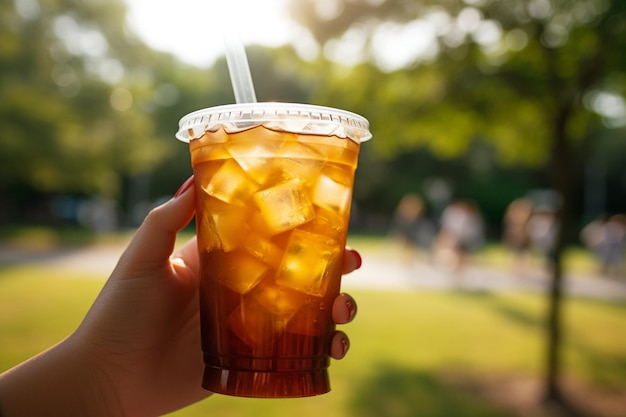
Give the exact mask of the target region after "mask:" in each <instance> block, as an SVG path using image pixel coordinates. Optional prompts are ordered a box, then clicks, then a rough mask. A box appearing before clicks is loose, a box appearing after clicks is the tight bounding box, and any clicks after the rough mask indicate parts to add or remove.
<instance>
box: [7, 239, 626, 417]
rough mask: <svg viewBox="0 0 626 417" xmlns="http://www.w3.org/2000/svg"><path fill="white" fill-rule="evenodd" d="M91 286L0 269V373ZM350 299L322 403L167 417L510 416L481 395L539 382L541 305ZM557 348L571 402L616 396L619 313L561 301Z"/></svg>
mask: <svg viewBox="0 0 626 417" xmlns="http://www.w3.org/2000/svg"><path fill="white" fill-rule="evenodd" d="M362 247H363V246H359V248H362ZM367 250H368V249H367V248H364V251H365V252H367ZM103 283H104V281H103V279H102V277H96V276H94V277H85V276H84V274H82V275H81V276H80V277H79V276H76V273H73V272H72V271H65V270H56V269H53V268H49V267H43V266H14V267H5V268H3V269H0V370H4V369H7V368H9V367H11V366H12V365H14V364H16V363H18V362H19V361H21V360H23V359H26V358H27V357H29V356H31V355H33V354H35V353H37V352H38V351H40V350H41V349H44V348H45V347H47V346H49V345H51V344H53V343H55V342H57V341H59V340H60V339H62V338H63V337H64V336H66V335H67V334H68V333H70V332H71V331H72V329H74V328H75V327H76V326H77V325H78V323H79V322H80V319H81V317H82V316H83V315H84V314H85V313H86V311H87V309H88V308H89V305H90V304H91V302H92V301H93V300H94V298H95V297H96V295H97V293H98V291H99V290H100V288H101V287H102V285H103ZM352 293H353V295H354V296H355V297H356V299H357V301H358V304H359V313H358V317H357V319H356V320H355V322H354V323H352V324H350V325H347V326H344V330H345V331H346V332H347V333H348V334H349V336H350V339H351V342H352V345H351V350H350V352H349V354H348V356H347V357H346V358H345V359H344V360H342V361H335V362H333V363H332V365H331V368H330V374H331V381H332V385H333V391H332V392H331V393H329V394H326V395H323V396H320V397H315V398H307V399H290V400H254V399H240V398H230V397H223V396H214V397H213V398H210V399H208V400H205V401H203V402H201V403H198V404H195V405H193V406H190V407H188V408H187V409H184V410H181V411H179V412H176V413H173V414H172V415H171V416H176V417H192V416H206V415H215V416H220V417H229V416H239V417H242V416H258V415H268V416H281V415H285V416H286V415H292V414H293V413H294V412H295V411H296V410H297V413H298V415H299V417H308V416H316V417H318V416H320V415H323V416H324V417H340V416H341V417H345V416H354V417H370V416H371V417H378V416H385V417H400V416H428V417H444V416H446V417H465V416H468V417H469V416H481V417H491V416H494V417H500V416H502V417H504V416H518V415H519V416H521V415H522V414H519V413H517V412H515V411H513V410H512V409H511V408H510V407H509V405H507V404H504V405H503V404H501V402H500V401H499V400H498V398H500V397H503V396H504V394H502V395H500V394H498V392H499V391H497V390H496V395H495V396H494V395H492V394H493V393H492V391H493V386H494V385H495V386H496V387H497V386H498V384H502V385H503V386H504V385H505V383H511V381H513V382H515V381H535V380H538V378H539V377H540V376H541V375H542V369H543V354H544V348H545V346H544V341H543V336H544V327H543V318H544V315H545V307H546V304H545V300H544V299H543V298H542V297H541V296H539V295H533V294H495V293H487V292H480V293H475V292H435V291H429V292H426V291H419V290H413V291H407V292H383V291H365V290H360V291H355V292H352ZM564 337H565V349H564V360H563V366H564V369H565V370H566V372H565V377H566V380H567V381H568V384H569V383H570V382H571V383H573V386H576V387H578V390H579V391H580V390H581V389H582V390H583V392H586V391H584V390H587V391H589V392H591V391H593V392H601V393H607V394H611V393H612V394H613V395H614V396H615V395H617V394H619V393H621V394H624V393H625V392H626V391H624V387H626V349H625V348H626V304H624V303H608V302H600V301H594V300H585V299H569V300H567V302H566V305H565V333H564ZM570 385H572V384H570ZM581 387H582V388H581ZM490 392H491V393H492V394H491V395H490ZM616 393H617V394H616ZM621 411H623V409H622V410H621ZM617 412H620V411H619V410H618V411H617ZM535 415H538V414H535ZM596 415H600V414H596ZM606 415H609V414H606ZM617 415H619V414H615V416H617Z"/></svg>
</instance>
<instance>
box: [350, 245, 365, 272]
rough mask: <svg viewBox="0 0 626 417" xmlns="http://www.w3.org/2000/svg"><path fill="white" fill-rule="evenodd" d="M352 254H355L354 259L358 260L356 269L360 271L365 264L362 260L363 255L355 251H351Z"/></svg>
mask: <svg viewBox="0 0 626 417" xmlns="http://www.w3.org/2000/svg"><path fill="white" fill-rule="evenodd" d="M350 252H352V254H354V257H355V258H356V268H355V269H359V268H360V267H361V265H362V264H363V259H362V258H361V254H360V253H359V252H357V251H355V250H354V249H350Z"/></svg>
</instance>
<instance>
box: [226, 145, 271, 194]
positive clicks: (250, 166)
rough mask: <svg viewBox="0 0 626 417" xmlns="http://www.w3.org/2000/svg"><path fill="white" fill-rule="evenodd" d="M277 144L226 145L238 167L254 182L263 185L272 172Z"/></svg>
mask: <svg viewBox="0 0 626 417" xmlns="http://www.w3.org/2000/svg"><path fill="white" fill-rule="evenodd" d="M278 146H279V144H278V142H276V141H269V142H263V143H256V142H234V143H231V144H229V145H228V151H229V152H230V154H231V155H232V156H233V158H235V160H236V161H237V163H238V164H239V166H241V168H243V170H244V171H245V172H246V174H248V176H249V177H250V178H253V179H254V180H255V182H257V183H259V184H264V183H265V182H267V181H268V178H269V177H270V175H271V174H272V173H273V172H274V171H273V170H274V168H273V166H272V161H273V159H272V158H274V157H275V156H276V153H277V149H278Z"/></svg>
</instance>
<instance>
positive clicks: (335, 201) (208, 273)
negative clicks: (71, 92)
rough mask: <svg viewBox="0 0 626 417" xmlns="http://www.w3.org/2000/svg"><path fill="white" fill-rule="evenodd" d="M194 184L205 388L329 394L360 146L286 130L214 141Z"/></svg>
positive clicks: (197, 147)
mask: <svg viewBox="0 0 626 417" xmlns="http://www.w3.org/2000/svg"><path fill="white" fill-rule="evenodd" d="M190 147H191V150H192V163H193V165H194V173H195V176H196V200H197V201H196V203H197V207H198V212H197V227H198V247H199V254H200V271H201V274H202V283H201V292H200V302H201V314H202V342H203V351H204V360H205V364H206V371H205V376H204V382H203V386H204V387H205V388H206V389H208V390H210V391H213V392H220V393H223V394H230V395H238V396H253V397H300V396H309V395H317V394H322V393H324V392H327V391H329V390H330V386H329V381H328V375H327V368H328V364H329V357H328V352H329V350H330V341H331V338H332V333H333V329H334V324H333V322H332V318H331V309H332V303H333V300H334V298H335V297H336V295H337V294H338V293H339V281H340V276H341V268H342V259H343V248H344V245H345V240H346V234H347V225H348V219H349V212H350V201H351V195H352V182H353V178H354V169H355V168H356V160H357V154H358V148H359V146H358V145H357V144H356V143H354V142H352V141H351V140H349V139H340V138H337V137H325V136H314V135H296V134H293V133H286V132H276V131H272V130H269V129H267V128H264V127H260V126H259V127H255V128H253V129H250V130H247V131H244V132H239V133H235V134H230V135H228V134H226V133H225V132H224V131H222V130H219V131H217V132H213V133H211V132H207V133H206V134H205V135H204V136H203V137H202V138H200V139H196V140H193V141H191V142H190Z"/></svg>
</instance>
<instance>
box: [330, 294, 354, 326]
mask: <svg viewBox="0 0 626 417" xmlns="http://www.w3.org/2000/svg"><path fill="white" fill-rule="evenodd" d="M356 310H357V308H356V301H354V298H352V296H350V295H349V294H345V293H342V294H339V295H338V296H337V297H336V298H335V301H333V310H332V316H333V321H334V322H335V323H337V324H346V323H350V322H351V321H352V320H353V319H354V316H356Z"/></svg>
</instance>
